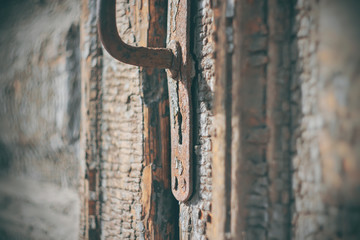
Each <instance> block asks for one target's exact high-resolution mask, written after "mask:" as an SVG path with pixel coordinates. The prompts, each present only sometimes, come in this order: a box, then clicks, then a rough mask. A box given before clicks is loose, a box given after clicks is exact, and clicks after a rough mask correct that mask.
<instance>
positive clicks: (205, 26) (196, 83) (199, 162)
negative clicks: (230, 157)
mask: <svg viewBox="0 0 360 240" xmlns="http://www.w3.org/2000/svg"><path fill="white" fill-rule="evenodd" d="M191 4H192V5H191V8H192V10H191V11H192V14H191V21H192V24H191V37H190V38H191V41H192V43H191V44H192V49H191V51H192V55H193V57H194V59H195V71H196V75H195V78H194V79H193V83H192V98H193V112H194V118H193V126H194V133H193V136H194V140H193V142H194V152H195V154H194V155H193V156H194V160H193V161H194V166H195V167H194V168H195V172H194V190H193V196H192V197H191V199H190V200H189V201H188V202H187V203H181V204H180V216H179V227H180V239H206V236H208V234H209V224H210V223H211V195H212V194H211V193H212V178H211V171H212V169H211V162H212V134H213V111H212V110H213V94H214V84H215V76H214V71H215V66H214V41H213V39H212V34H213V30H214V16H213V12H212V9H211V4H210V1H209V0H201V1H195V2H194V1H192V2H191Z"/></svg>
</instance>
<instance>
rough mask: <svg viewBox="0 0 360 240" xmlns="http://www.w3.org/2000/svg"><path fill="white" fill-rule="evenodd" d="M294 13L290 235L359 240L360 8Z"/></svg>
mask: <svg viewBox="0 0 360 240" xmlns="http://www.w3.org/2000/svg"><path fill="white" fill-rule="evenodd" d="M295 9H296V13H297V14H296V21H295V26H294V30H295V31H294V33H295V36H294V37H295V38H294V43H293V59H296V66H295V68H294V70H293V72H292V75H293V80H292V102H293V105H292V107H291V109H292V113H293V114H292V119H293V127H294V131H293V136H292V149H293V150H295V151H294V152H293V153H294V155H293V157H292V168H293V177H292V192H293V207H292V222H291V224H292V237H293V238H294V239H359V237H360V231H359V228H358V225H359V221H360V204H359V199H360V198H359V197H360V195H359V194H360V192H359V186H360V178H359V176H360V175H359V170H360V169H359V167H360V145H359V144H360V135H359V127H360V115H359V114H360V105H359V104H360V99H359V98H360V79H359V63H360V54H359V53H360V51H359V44H358V43H359V41H360V29H359V27H358V26H357V24H356V23H357V22H359V20H360V17H359V14H358V11H359V9H360V4H359V2H358V1H354V0H346V1H334V0H327V1H325V0H323V1H307V0H299V1H297V4H296V6H295Z"/></svg>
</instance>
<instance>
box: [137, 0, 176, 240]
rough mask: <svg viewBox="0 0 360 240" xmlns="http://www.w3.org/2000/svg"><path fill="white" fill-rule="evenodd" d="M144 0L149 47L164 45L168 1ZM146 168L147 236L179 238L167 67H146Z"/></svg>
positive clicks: (144, 91) (143, 33)
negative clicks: (173, 176)
mask: <svg viewBox="0 0 360 240" xmlns="http://www.w3.org/2000/svg"><path fill="white" fill-rule="evenodd" d="M145 2H146V3H144V2H143V6H142V7H143V8H142V9H141V11H142V14H148V15H149V18H148V19H149V20H150V21H149V23H148V28H143V31H142V32H141V35H142V36H143V35H146V36H147V37H145V38H147V39H146V44H147V46H149V47H164V46H165V41H166V16H167V1H166V0H148V1H145ZM141 38H142V39H143V37H141ZM142 72H143V74H142V77H143V78H142V81H143V82H142V85H143V94H144V103H145V104H144V141H145V143H144V170H143V176H142V178H143V180H142V182H143V186H142V204H143V216H142V217H143V222H144V226H145V239H176V238H177V237H178V226H177V223H178V204H177V201H176V200H175V199H174V197H173V196H172V194H171V189H170V187H171V184H170V129H169V125H170V119H169V99H168V96H167V82H166V74H165V71H164V70H158V69H143V70H142Z"/></svg>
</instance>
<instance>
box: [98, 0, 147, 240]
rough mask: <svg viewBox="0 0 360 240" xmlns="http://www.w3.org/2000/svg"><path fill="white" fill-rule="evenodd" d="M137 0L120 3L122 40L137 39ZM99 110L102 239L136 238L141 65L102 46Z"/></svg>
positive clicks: (140, 159)
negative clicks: (122, 60) (114, 55)
mask: <svg viewBox="0 0 360 240" xmlns="http://www.w3.org/2000/svg"><path fill="white" fill-rule="evenodd" d="M140 7H141V3H140V2H138V1H130V2H129V1H126V0H119V1H117V5H116V9H117V24H118V29H119V34H120V35H121V36H122V38H123V40H124V41H125V42H127V43H128V44H131V45H136V44H137V43H138V41H139V38H140V37H139V32H140V31H139V28H137V25H136V22H137V19H136V18H137V17H139V15H138V12H137V9H139V8H140ZM103 61H104V62H103V64H104V68H103V79H102V86H101V91H102V95H103V97H102V113H101V131H102V132H101V135H102V138H101V141H102V142H101V187H102V193H101V194H102V196H103V197H102V201H103V202H102V204H101V221H102V222H101V224H102V226H101V228H102V230H101V231H102V238H103V239H135V238H139V237H140V235H141V234H142V231H143V230H144V227H143V225H142V221H141V214H142V212H141V210H142V206H141V173H142V162H143V111H142V98H141V88H140V86H141V85H140V74H139V68H138V67H135V66H131V65H127V64H123V63H120V62H119V61H117V60H115V59H113V58H112V57H111V56H109V55H108V54H107V53H105V50H104V60H103Z"/></svg>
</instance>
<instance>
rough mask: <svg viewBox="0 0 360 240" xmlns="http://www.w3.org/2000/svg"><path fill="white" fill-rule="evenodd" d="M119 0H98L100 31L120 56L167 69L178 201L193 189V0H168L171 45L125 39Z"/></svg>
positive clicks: (174, 186) (173, 179) (106, 45)
mask: <svg viewBox="0 0 360 240" xmlns="http://www.w3.org/2000/svg"><path fill="white" fill-rule="evenodd" d="M115 7H116V0H98V32H99V35H100V40H101V42H102V43H103V46H104V48H105V49H106V50H107V51H108V52H109V54H110V55H111V56H112V57H114V58H116V59H117V60H119V61H121V62H124V63H127V64H131V65H136V66H141V67H147V68H160V69H167V70H168V89H169V98H170V125H171V185H172V192H173V194H174V196H175V198H176V199H177V200H178V201H186V200H188V199H189V198H190V196H191V193H192V156H191V155H192V129H191V114H192V113H191V97H190V96H191V70H192V60H191V56H190V54H189V50H190V44H189V13H190V0H169V8H168V9H169V13H168V37H167V38H168V42H169V44H168V48H149V47H134V46H130V45H128V44H126V43H124V42H123V41H122V39H121V37H120V36H119V34H118V30H117V27H116V18H115V14H116V10H115Z"/></svg>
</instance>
